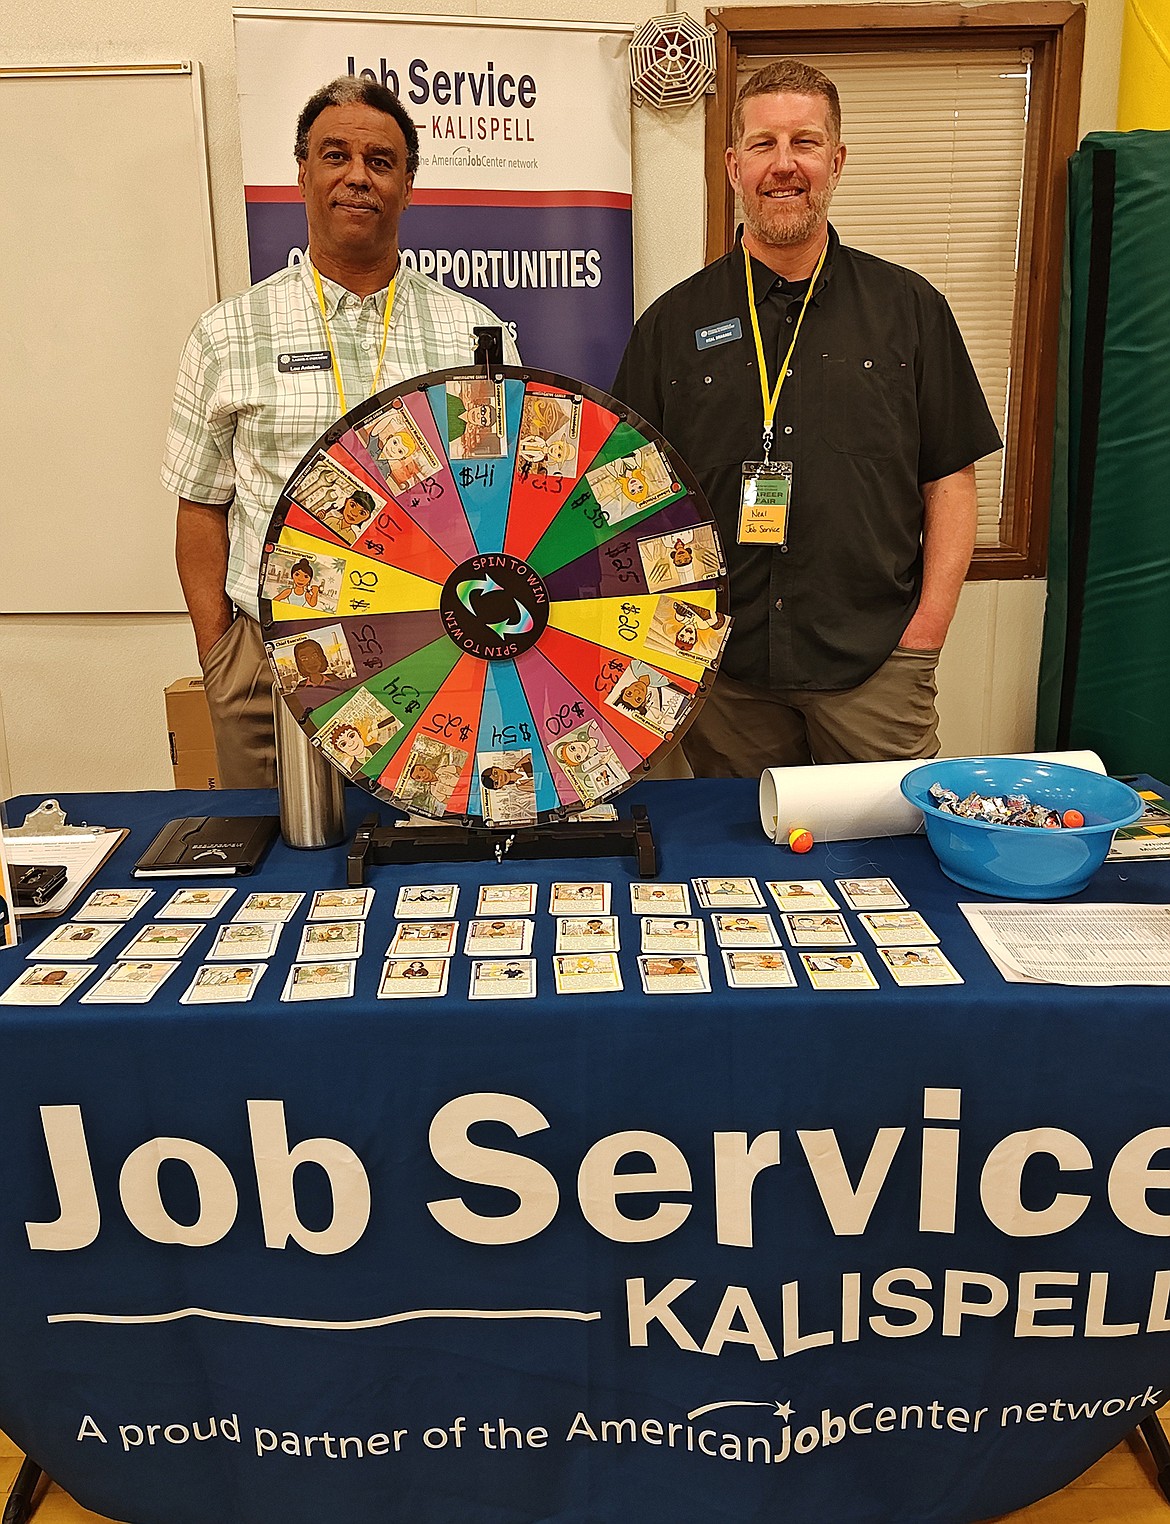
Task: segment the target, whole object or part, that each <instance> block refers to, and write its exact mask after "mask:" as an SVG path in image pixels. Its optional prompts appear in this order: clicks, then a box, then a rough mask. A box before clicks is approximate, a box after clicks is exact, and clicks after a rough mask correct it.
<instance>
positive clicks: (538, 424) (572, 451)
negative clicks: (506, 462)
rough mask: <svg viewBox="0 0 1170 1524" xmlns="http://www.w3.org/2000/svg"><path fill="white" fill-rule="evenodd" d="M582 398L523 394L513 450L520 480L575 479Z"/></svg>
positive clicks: (532, 393) (531, 392)
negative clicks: (538, 478)
mask: <svg viewBox="0 0 1170 1524" xmlns="http://www.w3.org/2000/svg"><path fill="white" fill-rule="evenodd" d="M581 400H582V399H581V398H580V397H575V396H570V395H568V394H567V393H559V394H556V393H551V392H534V391H532V390H528V391H526V392H525V394H524V406H523V408H522V409H521V410H520V442H519V444H518V445H517V446H516V457H517V462H518V465H517V469H518V470H519V472H520V475H521V477H522V478H527V477H528V476H531V475H532V474H533V473H535V474H536V475H538V476H554V477H556V476H561V477H568V478H569V479H570V480H573V479H574V478H575V477H576V475H577V450H578V447H579V444H580V437H581Z"/></svg>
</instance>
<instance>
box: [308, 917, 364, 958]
mask: <svg viewBox="0 0 1170 1524" xmlns="http://www.w3.org/2000/svg"><path fill="white" fill-rule="evenodd" d="M365 932H366V923H365V922H364V921H309V922H308V923H307V924H306V925H305V927H304V929H303V930H302V932H301V945H300V946H299V947H298V948H297V956H296V962H298V963H309V962H312V961H313V960H314V959H320V958H331V959H332V958H360V957H361V955H362V942H363V940H364V938H365Z"/></svg>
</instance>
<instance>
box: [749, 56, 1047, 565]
mask: <svg viewBox="0 0 1170 1524" xmlns="http://www.w3.org/2000/svg"><path fill="white" fill-rule="evenodd" d="M799 57H800V58H801V59H802V60H803V61H804V62H806V63H810V64H813V65H814V66H815V67H816V68H818V69H821V70H823V71H824V73H826V74H827V75H828V76H829V78H830V79H832V80H833V82H834V84H835V85H836V86H837V90H838V92H839V94H840V96H841V137H842V141H843V142H844V143H845V144H846V147H847V149H848V154H847V157H846V161H845V169H844V172H843V173H842V176H841V183H840V185H839V186H838V188H837V192H836V194H835V196H834V197H833V206H832V210H831V212H830V217H831V220H832V223H833V226H834V227H835V228H836V229H837V231H838V232H839V233H840V235H841V239H842V241H843V242H844V243H847V244H851V245H853V246H854V247H856V248H859V249H865V250H867V251H868V252H869V253H871V254H876V255H878V256H879V257H880V258H882V259H889V260H893V261H894V262H895V263H896V264H900V265H907V266H908V267H909V268H910V269H912V270H916V271H918V273H919V274H920V275H924V276H925V277H926V279H927V280H928V281H930V282H931V284H932V285H935V286H937V287H938V289H939V290H940V291H942V292H943V293H944V294H945V295H946V297H947V300H948V301H949V302H950V304H951V308H952V310H953V311H954V314H955V317H956V319H957V320H958V323H959V327H960V328H961V329H962V332H963V337H964V339H965V340H966V343H967V348H968V350H969V351H970V354H971V359H972V361H973V363H974V365H975V370H976V372H977V374H978V376H979V380H980V382H981V383H982V386H983V391H984V394H985V396H986V397H987V401H988V405H989V406H990V408H991V412H992V416H993V417H994V418H995V420H996V423H997V424H998V426H999V431H1000V434H1001V436H1002V437H1003V438H1005V439H1006V438H1007V437H1008V406H1009V401H1010V395H1011V385H1012V352H1013V333H1014V330H1015V324H1016V322H1017V313H1016V292H1017V289H1018V285H1019V283H1018V280H1017V275H1018V262H1019V251H1020V232H1021V215H1022V208H1023V187H1024V174H1025V154H1026V148H1027V131H1028V109H1029V102H1030V95H1031V85H1032V50H1031V49H1030V48H1027V47H1018V46H1009V47H1003V48H987V49H983V50H978V51H976V50H972V49H965V50H963V51H962V52H956V51H954V50H948V51H944V50H938V51H917V50H914V51H898V52H866V53H848V52H841V53H832V54H817V53H814V52H809V51H805V50H803V49H802V50H801V51H800V53H799ZM771 61H772V59H771V58H770V57H767V56H756V57H752V58H747V59H741V60H740V67H739V69H738V71H737V78H736V89H737V90H738V88H739V85H740V84H741V83H742V82H743V80H744V79H745V78H746V77H747V76H748V75H749V74H754V73H755V72H756V70H757V69H760V68H763V67H764V65H766V64H767V63H770V62H771ZM739 211H740V208H739V205H738V202H737V204H736V207H735V214H736V221H737V222H738V221H739V220H740V217H739ZM1003 456H1004V452H1003V451H1002V450H1000V451H998V452H997V453H996V454H995V455H991V456H988V457H987V459H986V460H983V461H980V462H979V464H978V465H977V466H976V478H977V482H978V489H979V535H978V543H979V544H980V545H986V546H995V545H997V544H998V543H999V540H1000V527H1001V519H1002V517H1003V514H1004V511H1005V496H1006V491H1005V472H1004V465H1003Z"/></svg>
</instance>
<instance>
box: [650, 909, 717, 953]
mask: <svg viewBox="0 0 1170 1524" xmlns="http://www.w3.org/2000/svg"><path fill="white" fill-rule="evenodd" d="M641 924H642V951H643V952H644V953H657V952H660V953H701V952H705V951H706V949H707V937H706V932H705V931H704V928H703V923H702V921H700V920H698V919H697V918H696V917H691V916H681V915H680V916H657V915H647V916H643V917H642V923H641Z"/></svg>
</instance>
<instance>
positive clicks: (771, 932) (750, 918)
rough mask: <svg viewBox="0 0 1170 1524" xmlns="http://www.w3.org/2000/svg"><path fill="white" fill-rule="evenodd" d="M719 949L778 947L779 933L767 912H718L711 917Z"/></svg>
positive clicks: (779, 943)
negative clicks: (750, 913) (752, 913)
mask: <svg viewBox="0 0 1170 1524" xmlns="http://www.w3.org/2000/svg"><path fill="white" fill-rule="evenodd" d="M711 923H712V925H713V926H714V927H715V940H716V942H718V943H719V946H720V947H779V946H780V945H781V942H780V933H779V932H778V931H777V930H776V925H775V922H774V921H773V920H772V917H771V916H770V915H769V914H768V913H767V911H761V912H760V913H759V914H758V915H746V914H744V913H743V912H742V911H741V912H740V913H738V914H736V913H735V912H734V911H731V912H728V911H719V912H717V913H716V914H715V915H713V916H712V917H711Z"/></svg>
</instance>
